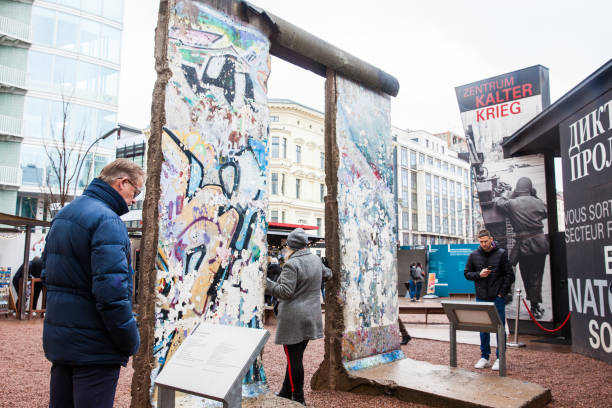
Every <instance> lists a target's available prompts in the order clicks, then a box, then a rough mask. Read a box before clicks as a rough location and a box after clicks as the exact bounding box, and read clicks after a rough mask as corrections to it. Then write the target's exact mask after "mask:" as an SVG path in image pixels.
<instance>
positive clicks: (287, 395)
mask: <svg viewBox="0 0 612 408" xmlns="http://www.w3.org/2000/svg"><path fill="white" fill-rule="evenodd" d="M274 395H276V396H277V397H281V398H287V399H289V400H290V399H292V398H291V391H284V390H280V391H279V392H275V393H274Z"/></svg>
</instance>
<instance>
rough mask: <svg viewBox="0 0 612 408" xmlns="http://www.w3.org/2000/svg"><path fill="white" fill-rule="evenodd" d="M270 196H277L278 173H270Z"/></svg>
mask: <svg viewBox="0 0 612 408" xmlns="http://www.w3.org/2000/svg"><path fill="white" fill-rule="evenodd" d="M270 190H271V191H270V194H274V195H275V194H278V173H272V184H271V189H270Z"/></svg>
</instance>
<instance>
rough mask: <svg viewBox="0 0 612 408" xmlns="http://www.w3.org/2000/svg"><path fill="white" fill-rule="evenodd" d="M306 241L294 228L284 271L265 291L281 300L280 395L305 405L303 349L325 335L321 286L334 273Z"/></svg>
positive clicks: (278, 341) (278, 339)
mask: <svg viewBox="0 0 612 408" xmlns="http://www.w3.org/2000/svg"><path fill="white" fill-rule="evenodd" d="M307 244H308V236H307V235H306V233H305V232H304V230H303V229H302V228H296V229H294V230H293V231H291V233H290V234H289V236H288V237H287V248H286V249H285V250H284V256H283V257H284V258H285V264H284V265H283V268H282V271H281V274H280V276H279V278H278V280H277V281H276V282H275V281H273V280H271V279H267V281H266V295H271V296H273V297H275V298H276V299H278V300H279V306H278V315H277V316H276V322H277V324H276V338H275V343H276V344H282V345H283V349H284V351H285V356H286V357H287V368H286V370H285V380H284V381H283V386H282V387H281V390H280V392H279V393H278V394H277V395H278V396H280V397H283V398H287V399H292V400H294V401H297V402H300V403H301V404H303V405H306V404H305V401H304V364H303V358H304V350H305V349H306V346H307V345H308V341H309V340H316V339H320V338H321V337H323V319H322V317H321V298H320V297H319V290H320V289H321V280H322V279H323V280H328V279H330V278H331V276H332V272H331V269H329V268H328V267H326V266H325V265H323V262H322V261H321V258H319V257H318V256H316V255H314V254H313V253H312V252H310V249H308V248H306V245H307Z"/></svg>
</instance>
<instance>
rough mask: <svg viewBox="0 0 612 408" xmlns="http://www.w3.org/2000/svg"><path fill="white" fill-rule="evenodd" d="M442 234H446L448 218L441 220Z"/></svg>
mask: <svg viewBox="0 0 612 408" xmlns="http://www.w3.org/2000/svg"><path fill="white" fill-rule="evenodd" d="M442 232H443V233H444V234H448V217H443V218H442Z"/></svg>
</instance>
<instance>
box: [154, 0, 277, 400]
mask: <svg viewBox="0 0 612 408" xmlns="http://www.w3.org/2000/svg"><path fill="white" fill-rule="evenodd" d="M168 35H169V40H168V64H169V67H170V70H171V72H172V77H171V78H170V80H169V81H168V85H167V88H166V101H165V109H166V126H165V127H164V131H163V135H162V151H163V163H162V170H161V177H160V179H161V181H160V184H161V185H160V190H161V192H160V200H159V214H160V215H159V244H158V249H157V262H156V267H157V268H156V269H157V287H156V291H157V293H156V318H157V320H156V327H155V343H154V357H155V361H156V364H157V366H156V368H155V369H154V371H153V373H152V375H153V377H155V376H156V374H157V373H158V372H159V370H160V369H161V368H162V367H163V366H164V364H165V363H166V362H167V361H168V360H169V359H170V358H171V357H172V355H173V353H174V352H175V351H176V350H177V348H178V346H179V345H180V344H181V342H182V341H183V339H184V338H185V337H186V336H187V335H188V334H189V333H190V331H191V330H192V329H193V328H194V326H195V325H196V324H197V323H198V322H200V321H209V322H213V323H218V324H227V325H236V326H247V327H263V324H262V320H261V318H262V308H263V291H264V282H265V274H264V272H263V269H262V262H263V260H264V259H265V256H266V254H267V246H266V220H265V214H266V211H267V194H266V171H267V154H266V149H267V137H268V107H267V97H266V92H267V90H266V81H267V78H268V75H269V72H270V67H269V42H268V40H267V38H266V37H265V36H263V35H261V34H260V33H258V32H257V31H256V30H254V29H252V28H249V27H246V26H244V25H240V24H238V23H236V22H234V21H232V20H230V19H228V18H226V17H225V16H223V15H221V14H219V12H217V11H214V10H212V9H210V8H208V7H206V6H204V5H202V4H200V3H198V2H191V1H188V2H182V1H177V2H176V3H175V4H174V5H173V6H172V7H171V11H170V23H169V33H168ZM245 382H246V384H247V385H249V386H250V385H254V388H255V389H257V386H258V385H262V384H265V375H264V371H263V367H262V365H261V362H258V363H256V364H255V365H254V366H253V368H252V369H251V371H250V372H249V374H248V375H247V378H246V379H245ZM250 389H253V388H250Z"/></svg>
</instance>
